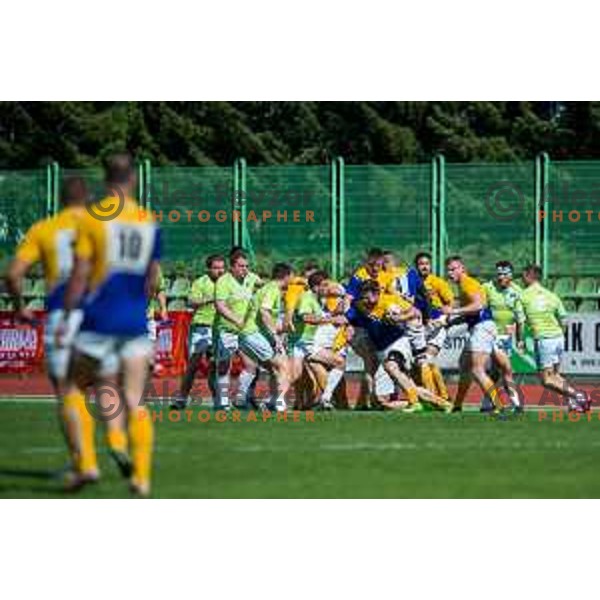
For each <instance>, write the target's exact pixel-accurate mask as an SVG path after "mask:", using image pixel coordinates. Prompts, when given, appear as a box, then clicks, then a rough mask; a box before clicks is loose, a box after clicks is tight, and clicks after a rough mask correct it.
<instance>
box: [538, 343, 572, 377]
mask: <svg viewBox="0 0 600 600" xmlns="http://www.w3.org/2000/svg"><path fill="white" fill-rule="evenodd" d="M564 343H565V338H564V336H562V335H561V336H558V337H553V338H542V339H539V340H535V359H536V361H537V365H538V369H540V371H541V370H542V369H549V368H551V367H554V365H558V364H560V360H561V358H562V355H563V349H564Z"/></svg>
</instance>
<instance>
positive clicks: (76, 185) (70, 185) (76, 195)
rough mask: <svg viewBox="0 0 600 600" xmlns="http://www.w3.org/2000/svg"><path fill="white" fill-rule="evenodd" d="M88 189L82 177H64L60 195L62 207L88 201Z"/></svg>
mask: <svg viewBox="0 0 600 600" xmlns="http://www.w3.org/2000/svg"><path fill="white" fill-rule="evenodd" d="M88 196H89V193H88V187H87V183H86V182H85V179H84V178H83V177H65V178H64V180H63V184H62V189H61V193H60V198H61V202H62V203H63V204H64V205H69V204H73V203H74V202H81V201H85V200H87V199H88Z"/></svg>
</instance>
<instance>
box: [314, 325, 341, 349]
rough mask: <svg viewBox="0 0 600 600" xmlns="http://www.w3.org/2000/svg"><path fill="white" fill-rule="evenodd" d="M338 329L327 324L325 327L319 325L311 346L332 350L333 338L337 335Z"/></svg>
mask: <svg viewBox="0 0 600 600" xmlns="http://www.w3.org/2000/svg"><path fill="white" fill-rule="evenodd" d="M337 332H338V329H337V327H336V326H335V325H331V323H328V324H327V325H319V326H318V327H317V330H316V332H315V337H314V338H313V344H314V346H315V347H317V348H325V349H327V350H330V349H331V348H333V343H334V341H335V336H336V335H337Z"/></svg>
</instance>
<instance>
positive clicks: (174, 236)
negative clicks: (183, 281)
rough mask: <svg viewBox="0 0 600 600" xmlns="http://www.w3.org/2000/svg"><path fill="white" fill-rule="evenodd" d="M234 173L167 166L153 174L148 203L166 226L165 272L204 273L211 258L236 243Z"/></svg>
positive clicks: (164, 234)
mask: <svg viewBox="0 0 600 600" xmlns="http://www.w3.org/2000/svg"><path fill="white" fill-rule="evenodd" d="M232 194H233V173H232V170H231V169H230V168H221V167H198V168H192V167H190V168H180V167H161V168H154V169H152V172H151V177H150V185H149V190H148V199H149V202H150V205H151V207H152V210H153V211H154V212H155V214H156V217H157V219H158V220H159V221H160V223H161V228H162V239H163V257H164V261H163V262H164V263H165V270H166V271H167V272H168V271H171V270H172V269H173V267H174V268H175V269H176V270H178V271H185V272H186V273H187V274H189V275H193V274H198V273H203V272H204V270H205V269H204V261H205V259H206V257H207V256H208V255H210V254H215V253H226V252H227V251H228V249H229V248H230V247H231V245H232V243H233V241H232V240H233V238H232V221H231V219H232V210H231V208H232Z"/></svg>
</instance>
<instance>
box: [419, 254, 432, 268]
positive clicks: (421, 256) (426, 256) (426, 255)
mask: <svg viewBox="0 0 600 600" xmlns="http://www.w3.org/2000/svg"><path fill="white" fill-rule="evenodd" d="M422 258H426V259H427V260H429V261H431V254H429V252H419V253H418V254H417V255H416V256H415V265H416V264H417V263H418V262H419V261H420V260H421V259H422Z"/></svg>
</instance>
